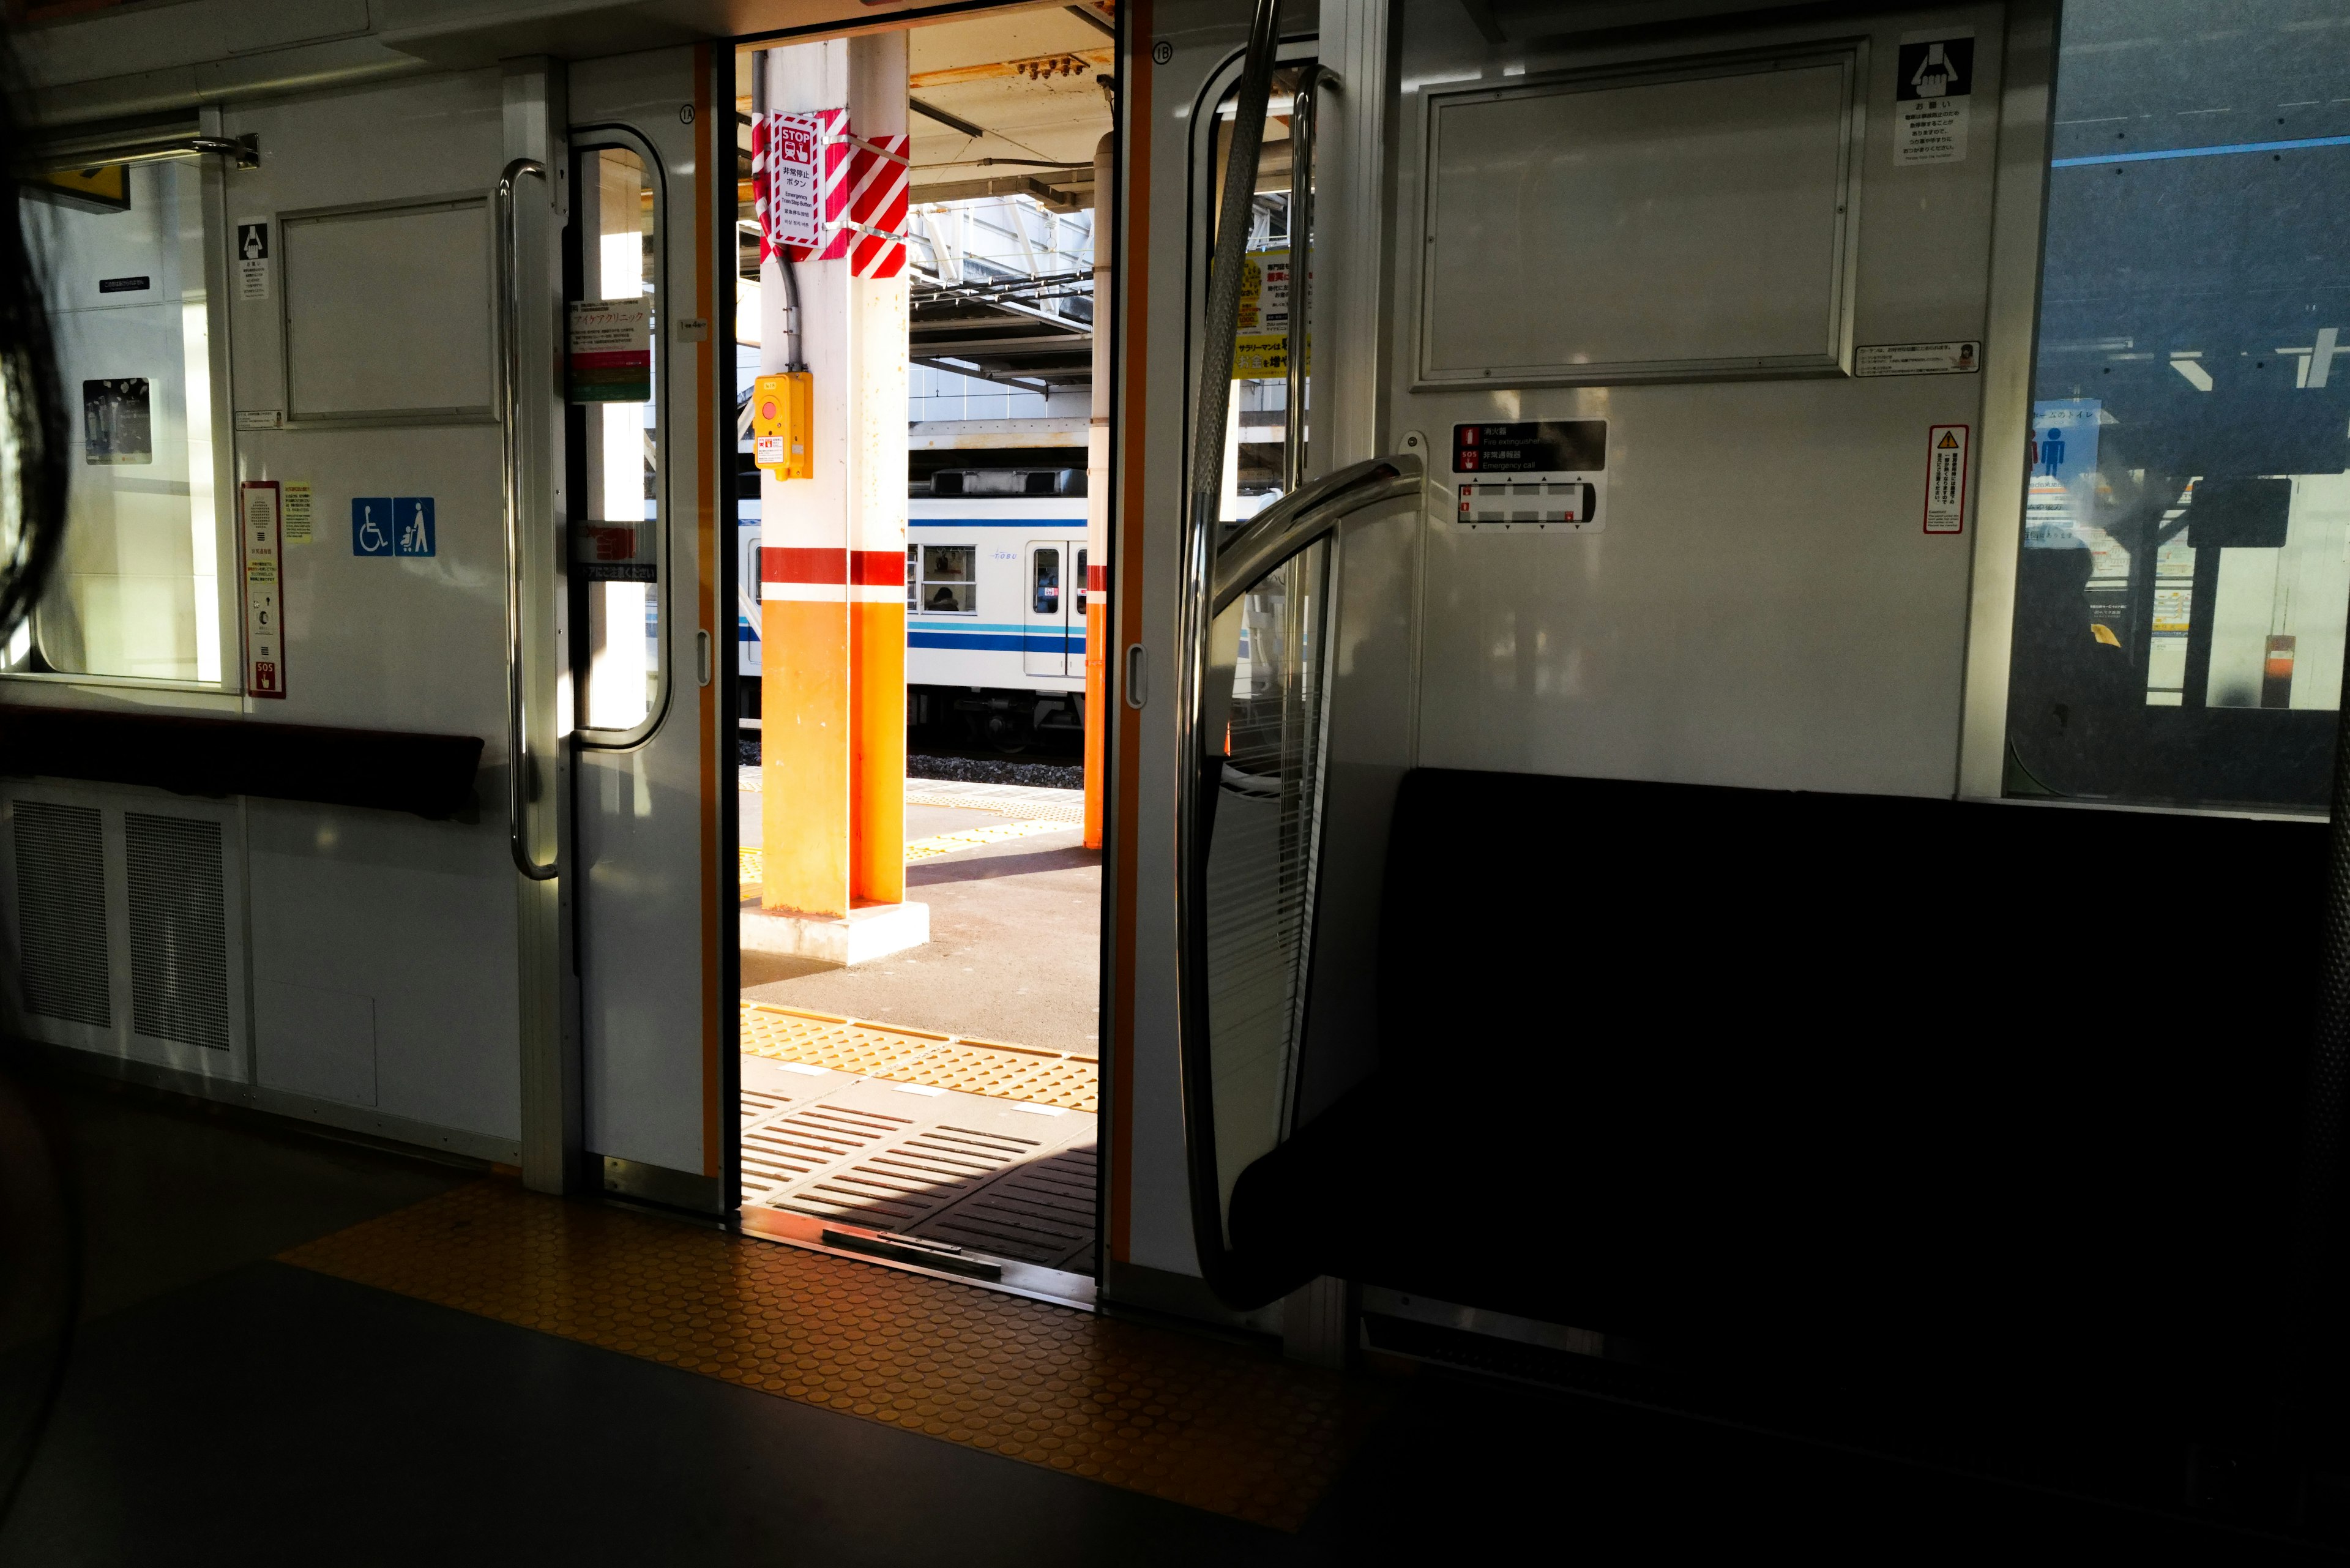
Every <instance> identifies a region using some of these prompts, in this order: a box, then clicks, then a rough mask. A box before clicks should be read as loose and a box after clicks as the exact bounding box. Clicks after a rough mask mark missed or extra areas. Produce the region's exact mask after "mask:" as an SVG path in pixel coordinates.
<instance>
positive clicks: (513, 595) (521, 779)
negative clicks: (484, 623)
mask: <svg viewBox="0 0 2350 1568" xmlns="http://www.w3.org/2000/svg"><path fill="white" fill-rule="evenodd" d="M525 174H530V175H535V176H536V177H537V178H538V179H539V180H540V181H541V182H544V181H545V180H546V164H544V163H541V162H540V161H538V160H537V159H536V158H517V159H515V161H513V162H511V163H508V164H507V165H506V166H505V171H504V173H502V174H500V175H499V176H498V189H497V246H498V444H499V460H500V464H501V466H502V467H503V468H504V476H503V477H504V499H505V522H506V846H507V848H508V850H509V851H510V852H511V853H512V854H513V856H514V864H515V870H517V871H519V872H521V873H522V874H523V875H524V876H525V877H529V878H530V879H531V880H532V881H534V882H550V881H553V880H554V879H555V877H556V875H557V874H558V873H559V872H560V871H561V869H562V864H561V860H560V857H558V858H557V859H556V861H555V862H553V863H550V864H548V865H545V866H542V865H540V864H539V863H538V860H537V858H536V857H535V856H533V855H532V854H531V851H530V845H529V842H528V833H527V831H526V830H527V827H528V825H529V816H528V814H529V810H530V802H529V794H528V789H527V785H528V784H529V782H530V781H531V779H532V776H533V773H532V769H533V763H532V761H531V755H530V724H529V717H530V710H529V701H528V698H527V695H526V693H525V690H524V683H523V626H522V553H523V552H522V430H521V426H522V366H521V364H520V363H519V361H518V355H519V353H520V347H519V345H518V344H517V342H516V341H515V339H516V337H517V336H518V334H517V331H516V323H517V322H518V321H519V320H520V319H521V317H522V279H521V265H520V262H519V255H518V253H519V252H520V250H521V242H520V241H519V240H518V239H517V238H516V236H515V200H514V198H515V182H516V181H518V180H519V179H521V178H522V176H524V175H525Z"/></svg>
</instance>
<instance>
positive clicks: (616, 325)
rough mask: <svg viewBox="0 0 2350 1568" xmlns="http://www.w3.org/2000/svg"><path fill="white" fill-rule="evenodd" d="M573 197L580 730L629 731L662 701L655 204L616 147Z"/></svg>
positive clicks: (584, 174) (590, 167)
mask: <svg viewBox="0 0 2350 1568" xmlns="http://www.w3.org/2000/svg"><path fill="white" fill-rule="evenodd" d="M574 191H575V195H574V201H575V202H576V208H575V212H574V214H573V222H574V223H577V225H578V234H579V249H580V256H579V262H580V284H579V287H580V290H581V303H580V304H579V305H578V306H575V307H574V309H573V312H572V318H571V331H572V342H571V360H570V364H571V373H570V395H571V400H572V401H573V402H574V403H575V404H577V405H578V406H579V407H580V409H581V411H582V413H583V415H584V418H585V427H586V428H585V436H584V439H583V440H582V441H580V443H579V444H580V447H581V451H582V454H583V456H584V459H585V465H586V473H585V476H584V477H585V481H586V495H587V520H586V522H585V524H584V526H583V528H582V530H581V535H580V536H581V538H582V540H583V541H584V542H587V547H586V548H583V549H582V551H581V552H580V555H581V556H583V560H582V562H581V563H580V570H581V575H582V576H584V577H585V579H586V584H585V591H586V594H587V616H586V620H585V625H586V630H587V648H586V664H587V670H586V672H585V680H584V682H583V687H582V690H583V705H584V709H585V712H584V715H583V719H582V722H583V723H584V725H585V726H586V727H587V729H590V730H608V731H628V730H633V729H635V728H637V727H638V726H639V725H641V724H642V723H643V722H645V720H646V718H647V717H648V716H649V715H650V713H651V712H652V711H653V708H654V705H655V704H656V703H657V702H659V701H660V667H661V635H660V634H661V622H660V616H661V593H660V581H659V578H660V522H661V516H660V422H659V413H660V404H659V403H658V402H657V401H656V397H657V393H658V389H657V388H656V387H655V386H654V383H653V377H654V372H655V367H656V364H657V362H658V359H659V356H657V355H655V354H654V353H653V352H652V345H653V344H654V343H655V342H658V341H659V333H658V327H659V322H658V320H657V319H656V311H657V306H658V301H657V300H656V298H655V296H654V295H655V287H656V285H657V282H658V280H659V278H660V272H659V269H658V267H657V266H656V265H655V261H656V257H657V256H658V254H659V250H658V246H659V244H660V234H659V233H658V231H657V229H656V226H655V225H656V223H657V221H658V203H657V202H656V200H655V194H656V193H655V191H654V189H653V183H652V181H651V179H650V177H649V176H648V174H647V172H646V170H645V165H644V161H643V160H642V159H641V158H639V156H638V155H637V154H636V153H635V152H633V151H629V150H628V149H626V148H620V147H598V148H595V149H592V150H589V151H585V152H582V153H581V154H580V155H579V174H578V178H577V180H576V181H575V182H574ZM588 334H592V335H593V338H592V341H591V340H590V337H588V336H587V335H588Z"/></svg>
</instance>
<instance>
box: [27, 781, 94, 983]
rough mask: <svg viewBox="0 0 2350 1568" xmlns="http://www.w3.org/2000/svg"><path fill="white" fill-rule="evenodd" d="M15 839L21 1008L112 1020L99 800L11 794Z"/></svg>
mask: <svg viewBox="0 0 2350 1568" xmlns="http://www.w3.org/2000/svg"><path fill="white" fill-rule="evenodd" d="M16 913H17V919H18V920H19V921H20V922H21V923H22V926H23V932H22V936H23V940H24V947H25V1007H26V1011H27V1012H35V1013H38V1014H40V1015H41V1016H43V1017H46V1018H57V1019H63V1020H65V1021H67V1022H68V1023H87V1024H88V1025H89V1026H90V1027H92V1028H94V1029H105V1028H109V1027H111V1026H112V1024H113V1023H114V1006H113V996H112V992H111V991H110V990H109V987H108V984H107V971H108V968H109V963H108V959H109V955H108V952H107V941H106V840H105V836H104V832H103V830H102V828H101V826H100V824H99V815H98V808H97V807H95V806H87V805H54V804H52V803H50V802H47V801H33V800H20V801H17V802H16Z"/></svg>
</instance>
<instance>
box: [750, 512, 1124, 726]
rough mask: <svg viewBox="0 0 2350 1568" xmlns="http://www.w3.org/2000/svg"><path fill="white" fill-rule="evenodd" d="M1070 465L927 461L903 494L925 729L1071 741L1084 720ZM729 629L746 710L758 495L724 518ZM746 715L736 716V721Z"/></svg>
mask: <svg viewBox="0 0 2350 1568" xmlns="http://www.w3.org/2000/svg"><path fill="white" fill-rule="evenodd" d="M1084 477H1085V476H1084V473H1083V472H1082V471H1078V472H1075V473H1071V472H1068V471H1051V470H1045V471H1027V470H984V471H975V472H970V473H968V474H965V473H962V472H955V471H950V472H946V473H941V474H939V475H937V476H936V477H935V478H934V479H933V480H932V482H931V485H930V486H929V487H928V488H929V489H930V491H931V493H928V494H921V495H915V496H911V497H910V498H909V500H908V501H907V516H906V722H907V726H908V728H909V729H910V731H915V732H922V733H924V734H925V735H927V736H928V737H930V738H931V741H932V742H934V743H945V744H948V745H952V746H960V747H966V748H976V749H982V750H986V751H992V752H1000V753H1011V754H1016V753H1023V752H1026V751H1029V750H1031V749H1038V750H1049V751H1055V752H1059V751H1067V752H1075V751H1076V749H1077V747H1078V746H1079V745H1080V744H1081V743H1082V741H1083V738H1084V735H1085V727H1086V712H1085V703H1086V695H1085V693H1086V566H1087V559H1086V499H1085V493H1084ZM737 535H738V540H739V543H738V546H737V547H738V549H739V550H740V552H741V563H742V578H741V580H742V582H743V584H745V585H746V588H745V591H744V592H743V596H742V598H741V600H740V602H739V603H738V605H737V607H736V615H737V619H736V628H735V638H736V647H737V649H738V658H739V659H740V663H739V666H738V668H739V670H740V671H741V674H742V676H743V686H744V696H745V703H744V708H745V717H746V718H747V719H755V718H756V716H757V712H758V708H757V702H758V699H757V696H756V692H757V691H758V687H757V684H756V683H757V681H758V680H759V672H760V643H759V603H758V600H757V599H756V598H755V597H753V594H754V592H755V589H754V588H751V587H747V585H754V584H756V583H757V582H758V581H759V509H758V504H757V503H756V502H755V501H750V500H745V501H744V502H743V503H742V511H741V514H740V517H739V520H738V523H737ZM747 727H748V726H747V725H746V728H747Z"/></svg>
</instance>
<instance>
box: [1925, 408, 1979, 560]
mask: <svg viewBox="0 0 2350 1568" xmlns="http://www.w3.org/2000/svg"><path fill="white" fill-rule="evenodd" d="M1969 434H1970V431H1969V428H1968V427H1967V426H1965V425H1936V426H1934V427H1933V428H1932V429H1931V430H1929V431H1928V432H1927V435H1926V532H1927V533H1929V534H1962V533H1964V532H1966V526H1967V447H1968V440H1967V438H1968V436H1969Z"/></svg>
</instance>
